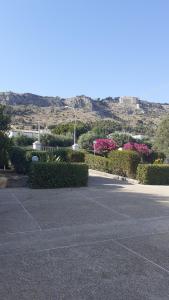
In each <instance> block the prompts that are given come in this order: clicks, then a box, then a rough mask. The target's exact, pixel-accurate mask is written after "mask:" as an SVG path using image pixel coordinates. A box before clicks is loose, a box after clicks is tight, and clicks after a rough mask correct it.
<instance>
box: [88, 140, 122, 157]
mask: <svg viewBox="0 0 169 300" xmlns="http://www.w3.org/2000/svg"><path fill="white" fill-rule="evenodd" d="M93 148H94V149H95V151H96V152H97V153H101V154H106V153H108V152H109V151H111V150H115V149H116V148H117V144H116V143H115V142H114V141H113V140H112V139H96V140H95V144H94V145H93Z"/></svg>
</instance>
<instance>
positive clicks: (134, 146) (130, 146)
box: [123, 142, 151, 155]
mask: <svg viewBox="0 0 169 300" xmlns="http://www.w3.org/2000/svg"><path fill="white" fill-rule="evenodd" d="M123 149H124V150H133V151H137V152H138V153H140V154H146V155H149V154H150V152H151V150H150V149H149V148H148V146H147V145H145V144H138V143H134V142H129V143H127V144H124V146H123Z"/></svg>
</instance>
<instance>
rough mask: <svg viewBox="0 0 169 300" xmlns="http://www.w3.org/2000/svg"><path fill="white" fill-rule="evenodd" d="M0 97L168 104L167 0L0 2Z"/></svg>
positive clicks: (16, 0)
mask: <svg viewBox="0 0 169 300" xmlns="http://www.w3.org/2000/svg"><path fill="white" fill-rule="evenodd" d="M0 12H1V16H0V41H1V44H0V91H9V90H10V91H14V92H18V93H24V92H30V93H35V94H39V95H48V96H60V97H72V96H76V95H82V94H83V95H87V96H90V97H92V98H98V97H100V98H104V97H108V96H112V97H116V96H125V95H126V96H138V97H140V98H141V99H146V100H150V101H156V102H168V103H169V1H168V0H0Z"/></svg>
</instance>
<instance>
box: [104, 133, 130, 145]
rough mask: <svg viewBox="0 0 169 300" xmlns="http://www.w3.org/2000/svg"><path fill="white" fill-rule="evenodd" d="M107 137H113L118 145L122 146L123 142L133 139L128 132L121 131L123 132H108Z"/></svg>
mask: <svg viewBox="0 0 169 300" xmlns="http://www.w3.org/2000/svg"><path fill="white" fill-rule="evenodd" d="M108 137H109V138H110V139H113V140H114V141H115V142H116V143H117V145H118V147H122V146H123V145H124V144H126V143H128V142H132V141H134V139H133V137H132V136H131V135H130V134H127V133H123V132H114V133H110V134H109V135H108Z"/></svg>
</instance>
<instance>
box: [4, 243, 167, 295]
mask: <svg viewBox="0 0 169 300" xmlns="http://www.w3.org/2000/svg"><path fill="white" fill-rule="evenodd" d="M0 278H1V280H0V297H1V299H5V300H13V299H23V300H25V299H41V300H43V299H44V300H48V299H59V300H60V299H72V300H74V299H78V300H80V299H100V300H101V299H107V300H109V299H110V300H112V299H118V300H136V299H141V300H143V299H144V300H145V299H163V300H167V299H168V297H169V276H167V274H166V273H165V272H163V271H161V270H159V269H158V267H156V266H154V265H152V264H151V263H148V262H146V261H144V260H143V259H142V258H139V257H137V256H135V255H133V254H132V253H130V252H128V251H127V250H125V249H124V248H122V247H120V246H119V245H117V244H116V243H113V242H104V243H101V244H97V245H96V244H93V245H92V244H91V245H88V246H85V247H78V246H77V247H70V248H66V249H57V250H50V251H43V252H39V253H34V254H31V255H30V254H29V255H28V254H27V255H22V256H20V255H9V256H8V259H7V260H6V261H4V257H0Z"/></svg>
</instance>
